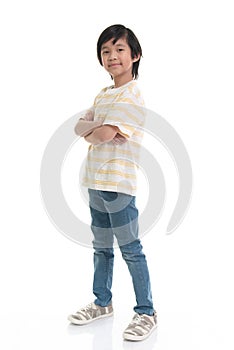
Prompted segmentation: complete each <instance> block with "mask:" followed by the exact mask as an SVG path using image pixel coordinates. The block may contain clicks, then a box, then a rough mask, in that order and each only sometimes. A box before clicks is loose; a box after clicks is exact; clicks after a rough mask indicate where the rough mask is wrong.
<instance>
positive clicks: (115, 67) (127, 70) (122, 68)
mask: <svg viewBox="0 0 234 350" xmlns="http://www.w3.org/2000/svg"><path fill="white" fill-rule="evenodd" d="M101 58H102V64H103V67H104V68H105V69H106V70H107V72H108V73H109V74H110V75H111V76H112V77H113V79H114V80H116V79H117V78H120V77H121V78H122V79H126V80H131V79H132V65H133V63H134V62H136V61H137V60H138V59H139V58H138V57H136V58H132V57H131V49H130V47H129V45H128V43H127V41H126V39H125V38H120V39H119V40H118V41H117V42H116V43H115V44H113V39H111V40H109V41H107V42H106V43H104V44H103V45H102V48H101Z"/></svg>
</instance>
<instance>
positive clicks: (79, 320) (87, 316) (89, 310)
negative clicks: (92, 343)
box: [68, 303, 113, 325]
mask: <svg viewBox="0 0 234 350" xmlns="http://www.w3.org/2000/svg"><path fill="white" fill-rule="evenodd" d="M112 315H113V307H112V304H109V305H108V306H104V307H102V306H99V305H96V304H94V303H90V304H88V305H87V306H86V307H84V308H82V309H80V310H78V311H77V312H76V313H75V314H72V315H69V316H68V320H69V321H70V322H71V323H73V324H77V325H83V324H87V323H90V322H93V321H95V320H98V319H99V318H104V317H109V316H112Z"/></svg>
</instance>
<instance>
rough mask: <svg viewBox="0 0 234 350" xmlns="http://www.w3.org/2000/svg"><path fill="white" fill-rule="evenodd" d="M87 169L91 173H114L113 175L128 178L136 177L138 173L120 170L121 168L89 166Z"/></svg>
mask: <svg viewBox="0 0 234 350" xmlns="http://www.w3.org/2000/svg"><path fill="white" fill-rule="evenodd" d="M87 169H88V171H89V172H90V173H94V174H113V175H119V176H123V177H126V178H131V179H136V175H134V174H129V173H123V172H122V171H119V170H104V169H91V168H87Z"/></svg>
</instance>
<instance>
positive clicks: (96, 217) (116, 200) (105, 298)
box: [88, 189, 154, 315]
mask: <svg viewBox="0 0 234 350" xmlns="http://www.w3.org/2000/svg"><path fill="white" fill-rule="evenodd" d="M88 191H89V205H90V212H91V217H92V223H91V229H92V232H93V235H94V240H93V247H94V279H93V293H94V295H95V296H96V299H95V301H94V302H95V303H96V304H97V305H100V306H106V305H108V304H109V303H110V302H111V300H112V293H111V287H112V277H113V266H114V249H113V242H114V236H115V237H116V239H117V242H118V245H119V248H120V251H121V253H122V257H123V259H124V260H125V262H126V264H127V266H128V269H129V272H130V274H131V277H132V282H133V287H134V291H135V295H136V302H137V305H136V306H135V307H134V311H135V312H137V313H139V314H143V313H144V314H148V315H153V313H154V307H153V302H152V293H151V286H150V277H149V271H148V266H147V262H146V258H145V255H144V253H143V251H142V245H141V242H140V239H139V238H138V210H137V208H136V206H135V197H134V196H130V195H127V194H124V193H117V192H109V191H100V190H92V189H89V190H88Z"/></svg>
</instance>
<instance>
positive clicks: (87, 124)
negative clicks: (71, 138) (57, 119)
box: [75, 119, 102, 137]
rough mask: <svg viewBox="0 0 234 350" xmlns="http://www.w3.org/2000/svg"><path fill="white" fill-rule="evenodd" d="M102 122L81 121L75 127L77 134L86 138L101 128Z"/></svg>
mask: <svg viewBox="0 0 234 350" xmlns="http://www.w3.org/2000/svg"><path fill="white" fill-rule="evenodd" d="M101 125H102V122H101V121H100V120H93V121H88V120H84V119H80V120H79V121H78V123H77V124H76V126H75V133H76V134H77V135H79V136H83V137H85V136H86V135H88V134H90V133H92V132H93V131H94V130H95V129H96V128H98V127H100V126H101Z"/></svg>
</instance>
